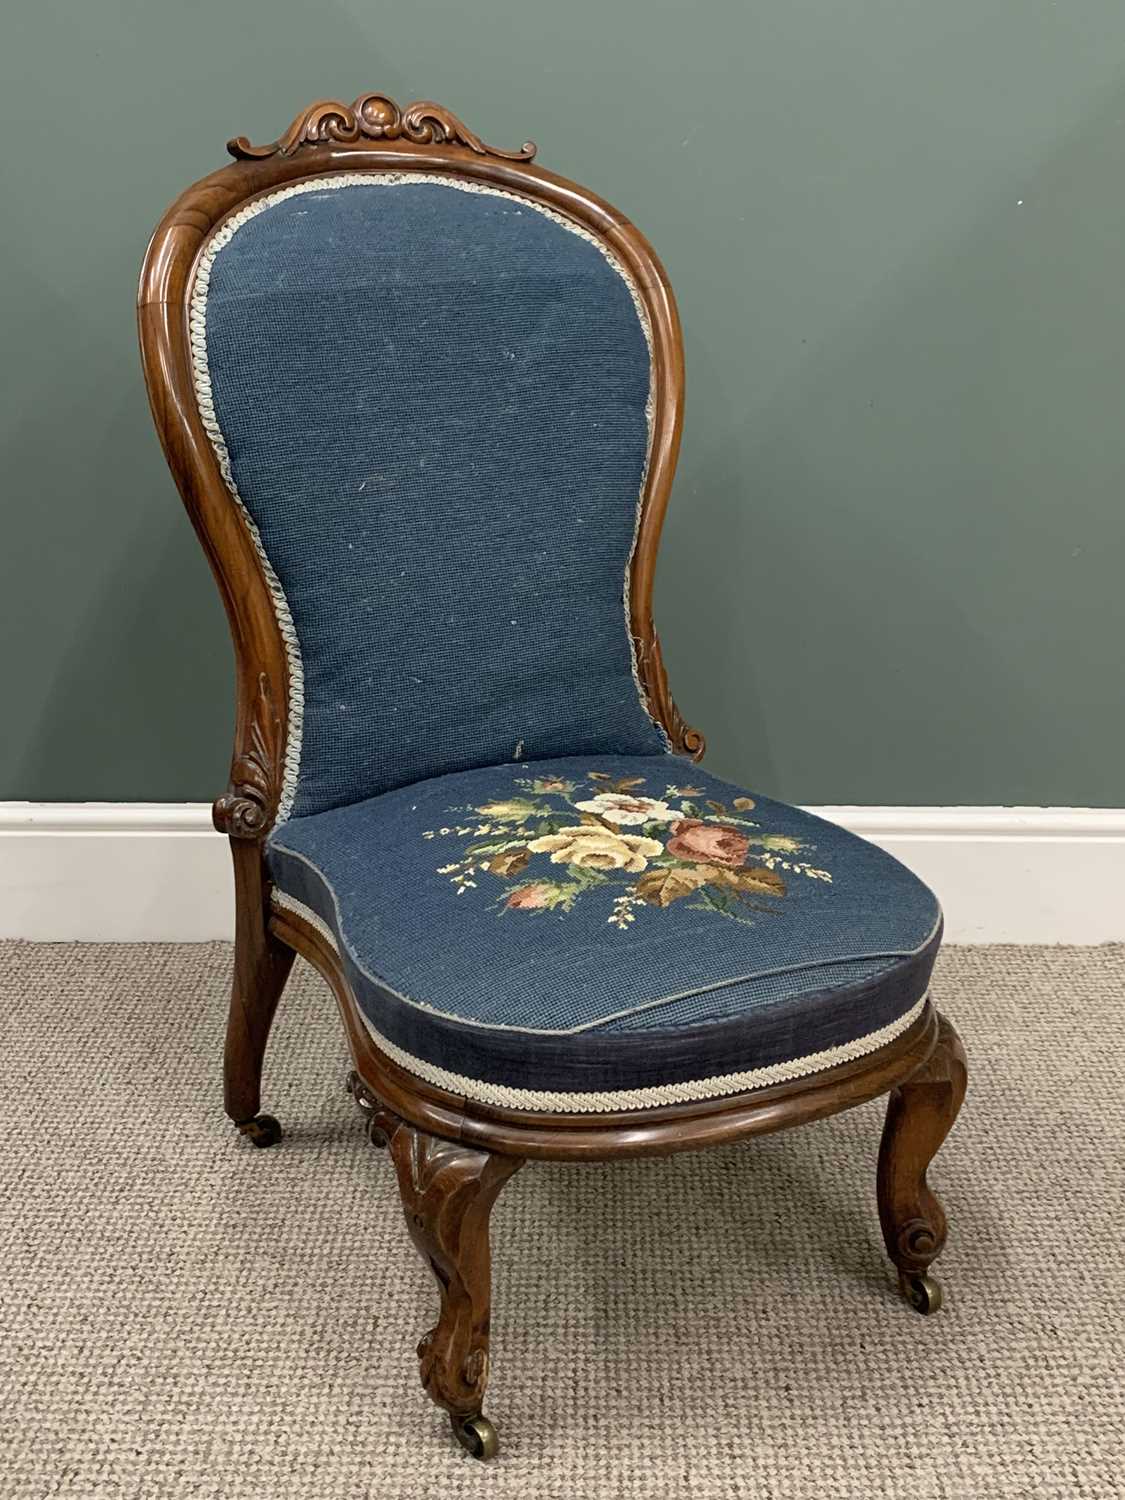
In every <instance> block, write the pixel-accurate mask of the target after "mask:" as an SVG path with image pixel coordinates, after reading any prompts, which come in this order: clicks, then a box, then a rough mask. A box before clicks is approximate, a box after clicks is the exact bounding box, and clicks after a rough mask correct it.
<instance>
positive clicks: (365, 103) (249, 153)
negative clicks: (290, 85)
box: [227, 93, 536, 161]
mask: <svg viewBox="0 0 1125 1500" xmlns="http://www.w3.org/2000/svg"><path fill="white" fill-rule="evenodd" d="M361 138H364V139H367V140H370V141H397V140H406V141H412V142H413V143H414V144H415V145H416V146H431V145H438V146H465V147H467V148H468V149H469V150H470V151H472V152H475V153H476V155H477V156H499V157H503V158H504V159H505V160H506V161H530V160H531V159H532V157H533V156H534V155H535V149H536V148H535V144H534V142H532V141H525V142H524V143H523V145H522V146H521V147H520V148H519V150H518V151H502V150H501V149H500V148H499V147H497V146H489V145H486V144H485V142H484V141H482V140H481V138H480V136H479V135H474V134H473V132H472V131H471V130H470V129H469V127H468V126H467V125H466V124H464V122H463V121H461V120H459V119H458V118H457V116H456V115H455V114H454V113H453V112H452V110H448V109H446V108H445V107H444V106H443V105H441V104H435V103H434V102H433V101H432V100H430V99H417V100H415V102H414V103H413V104H408V105H407V106H406V108H405V109H400V108H399V106H398V105H397V104H396V103H395V101H394V100H393V99H391V98H388V96H387V95H386V94H374V93H372V94H361V95H360V96H359V98H358V99H357V100H356V101H355V103H354V104H342V103H341V102H340V101H339V100H337V99H320V100H318V101H317V102H316V103H315V104H310V105H309V107H308V109H306V110H304V111H302V113H301V114H299V115H298V116H297V118H296V119H295V120H294V121H293V123H292V125H290V127H289V129H288V130H287V131H286V132H285V134H284V135H282V136H280V137H279V138H278V139H277V140H276V141H271V142H270V143H269V145H268V146H252V145H251V144H250V142H249V141H248V140H247V138H246V137H245V136H244V135H240V136H236V137H235V138H234V140H232V141H228V142H227V150H228V151H229V152H230V154H231V155H232V156H233V157H235V158H236V159H237V160H239V161H262V160H264V159H265V158H266V157H269V156H292V155H293V153H294V152H295V151H296V150H297V149H298V148H299V147H301V146H305V145H309V146H315V145H320V144H323V143H325V142H329V141H335V142H337V143H339V144H340V145H351V144H353V143H354V142H356V141H358V140H360V139H361Z"/></svg>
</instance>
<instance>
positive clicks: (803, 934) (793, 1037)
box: [268, 755, 941, 1089]
mask: <svg viewBox="0 0 1125 1500" xmlns="http://www.w3.org/2000/svg"><path fill="white" fill-rule="evenodd" d="M268 861H269V866H270V870H271V874H272V876H273V878H274V880H275V881H276V882H277V885H278V887H279V888H280V889H281V890H282V891H284V892H286V893H288V894H289V895H291V896H293V897H294V898H295V899H297V900H299V901H300V902H302V903H303V904H304V905H306V906H308V907H311V908H312V909H313V910H314V911H315V912H316V913H317V914H318V915H319V916H320V917H321V918H322V920H323V921H324V922H326V923H327V924H328V925H329V927H330V928H331V929H332V930H333V931H334V933H335V934H336V937H337V941H338V945H339V946H340V948H341V951H342V952H343V954H344V958H345V963H346V966H347V967H348V970H349V974H350V977H351V979H352V983H353V986H354V988H355V991H356V994H357V998H358V1000H359V1003H360V1005H361V1006H362V1008H363V1009H364V1012H365V1014H366V1015H367V1016H368V1018H369V1020H370V1021H371V1023H372V1025H373V1026H374V1027H375V1028H376V1030H377V1031H378V1032H379V1033H380V1034H381V1035H382V1036H384V1037H387V1038H388V1039H389V1040H391V1041H392V1042H394V1043H395V1044H396V1045H397V1046H400V1047H402V1048H404V1049H405V1050H406V1051H407V1052H410V1053H411V1054H412V1055H413V1056H416V1057H421V1058H423V1059H425V1060H427V1061H429V1062H431V1063H433V1064H434V1065H435V1066H441V1067H445V1068H448V1069H450V1070H451V1071H458V1072H463V1073H467V1074H469V1075H470V1076H472V1077H474V1078H486V1079H489V1080H491V1081H494V1082H498V1083H505V1084H510V1085H512V1086H514V1087H531V1088H539V1089H609V1088H627V1087H640V1086H646V1085H648V1084H652V1083H668V1082H677V1081H683V1080H687V1079H692V1078H699V1077H706V1076H711V1074H713V1073H727V1072H734V1071H740V1070H745V1069H749V1068H755V1067H759V1066H765V1065H768V1064H770V1063H776V1062H783V1061H787V1060H790V1059H793V1058H802V1057H807V1056H809V1055H810V1054H812V1053H815V1052H818V1051H822V1050H824V1049H826V1048H831V1047H837V1046H842V1045H845V1044H847V1043H848V1042H851V1041H854V1040H855V1039H856V1038H859V1037H863V1036H867V1035H869V1034H870V1033H872V1032H874V1031H877V1030H879V1029H880V1028H882V1027H884V1026H886V1025H888V1024H890V1023H891V1022H893V1021H894V1020H895V1019H896V1018H897V1017H899V1016H902V1015H904V1014H905V1013H906V1012H907V1011H908V1010H909V1009H910V1007H911V1006H912V1005H913V1004H914V1003H915V1001H917V999H918V998H919V997H920V996H921V995H922V993H923V992H924V990H925V987H926V983H927V980H928V977H929V972H930V969H931V967H932V964H933V960H934V956H935V954H936V952H937V947H938V943H939V941H940V927H941V918H940V911H939V909H938V905H937V902H936V900H935V898H934V896H933V895H932V893H931V892H930V891H929V890H928V889H927V888H926V887H925V886H924V885H923V884H922V882H921V881H919V880H918V879H917V878H916V877H915V876H914V875H912V874H911V873H910V872H909V871H908V870H907V869H906V868H905V867H904V866H903V865H901V864H899V862H898V861H897V860H895V859H894V858H892V857H891V856H890V855H888V854H886V853H884V852H883V851H882V850H880V849H878V848H876V847H875V846H874V845H872V844H869V843H867V842H866V841H864V840H862V839H859V838H856V837H855V836H854V835H852V834H849V833H847V832H845V831H844V830H843V829H841V828H839V827H837V826H836V825H834V824H831V823H827V822H825V821H823V820H822V819H818V818H814V817H812V816H811V815H809V814H808V813H805V812H802V811H801V810H800V809H798V808H794V807H790V806H787V805H786V804H784V803H779V802H773V801H771V800H769V799H767V798H763V797H759V796H756V795H752V794H750V793H747V792H745V791H744V790H743V789H742V788H739V787H736V786H732V785H731V784H730V783H728V782H724V781H721V780H719V779H718V778H716V777H714V776H710V775H708V774H706V773H705V772H702V771H701V770H700V769H699V768H698V767H697V766H694V765H692V764H691V763H690V762H688V761H685V760H683V759H682V758H680V757H678V756H670V755H660V756H646V757H633V756H575V757H566V758H561V759H555V760H550V761H542V762H536V763H532V764H505V765H499V766H492V767H487V768H484V769H479V770H473V771H468V772H463V773H460V774H454V775H447V776H443V777H438V778H435V779H432V780H427V781H424V782H420V783H418V784H415V785H413V786H410V787H407V788H403V789H401V790H397V791H393V792H388V793H386V794H384V795H382V796H379V797H376V798H373V799H370V800H368V801H366V802H363V803H360V804H358V805H356V806H353V807H349V808H343V809H337V810H333V811H328V812H324V813H320V814H317V815H315V816H309V817H301V818H295V819H292V820H291V821H290V822H289V823H288V824H286V825H284V826H283V827H282V828H280V829H278V830H277V831H276V832H275V834H274V835H273V836H272V838H271V840H270V843H269V848H268Z"/></svg>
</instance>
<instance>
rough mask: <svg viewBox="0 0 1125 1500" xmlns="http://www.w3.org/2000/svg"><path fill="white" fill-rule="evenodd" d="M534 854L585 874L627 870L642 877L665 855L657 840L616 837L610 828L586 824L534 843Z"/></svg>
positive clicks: (560, 831) (617, 835)
mask: <svg viewBox="0 0 1125 1500" xmlns="http://www.w3.org/2000/svg"><path fill="white" fill-rule="evenodd" d="M527 847H528V848H529V849H530V850H531V852H532V853H533V854H549V855H550V856H551V863H552V864H553V865H576V866H577V867H578V868H579V869H585V870H627V871H629V873H630V874H633V875H638V874H640V872H641V871H642V870H644V869H646V868H647V866H648V862H649V860H650V859H653V858H655V856H656V855H658V854H662V853H663V845H662V844H660V843H658V842H657V840H656V839H646V838H644V837H643V836H642V835H640V834H635V833H614V832H613V831H612V830H611V829H609V828H601V827H597V826H594V825H588V824H582V826H581V827H578V828H561V829H560V830H559V831H558V833H547V834H544V835H543V837H542V838H538V839H532V841H531V843H530V844H528V846H527Z"/></svg>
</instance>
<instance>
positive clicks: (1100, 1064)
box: [0, 944, 1125, 1500]
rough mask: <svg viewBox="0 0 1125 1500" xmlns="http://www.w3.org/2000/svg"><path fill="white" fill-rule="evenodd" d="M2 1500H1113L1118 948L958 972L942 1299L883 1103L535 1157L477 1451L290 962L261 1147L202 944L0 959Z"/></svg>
mask: <svg viewBox="0 0 1125 1500" xmlns="http://www.w3.org/2000/svg"><path fill="white" fill-rule="evenodd" d="M0 962H2V972H0V990H2V993H0V1083H2V1092H0V1143H2V1144H0V1161H2V1174H3V1202H2V1219H0V1295H2V1304H0V1495H2V1496H3V1497H5V1500H7V1497H14V1496H19V1497H21V1500H23V1497H36V1500H38V1497H47V1496H51V1497H54V1496H98V1497H103V1496H104V1497H107V1500H108V1497H113V1500H181V1497H201V1500H203V1497H213V1500H218V1497H222V1500H305V1497H308V1500H344V1497H347V1500H360V1497H371V1500H407V1497H426V1500H431V1497H433V1500H443V1497H460V1496H470V1495H471V1496H478V1495H487V1496H488V1497H490V1500H539V1497H551V1500H555V1497H568V1500H569V1497H579V1500H586V1497H589V1500H601V1497H615V1500H616V1497H622V1500H641V1497H646V1500H647V1497H657V1496H661V1497H666V1496H691V1497H693V1500H734V1497H739V1500H741V1497H750V1496H755V1497H757V1496H760V1497H778V1500H784V1497H789V1496H793V1497H799V1500H811V1497H814V1496H815V1497H848V1500H850V1497H855V1500H860V1497H863V1500H871V1497H879V1496H888V1497H895V1500H931V1497H935V1500H936V1497H951V1500H952V1497H963V1496H977V1495H979V1496H987V1497H995V1496H1066V1497H1072V1500H1080V1497H1090V1500H1105V1497H1107V1496H1116V1495H1125V1389H1123V1381H1125V1271H1123V1269H1122V1256H1121V1244H1122V1237H1123V1234H1125V1202H1123V1190H1122V1180H1123V1161H1125V1083H1123V1074H1125V1066H1123V1062H1122V1050H1123V1049H1122V1041H1123V1039H1125V950H1123V949H1121V948H1108V947H1107V948H1086V949H1062V948H1054V949H1052V948H1040V949H1032V948H1027V949H1019V948H993V949H965V948H963V949H959V950H952V951H950V952H949V953H948V954H947V955H946V956H945V957H944V958H943V960H942V963H941V968H940V973H939V976H938V981H939V982H938V985H937V992H938V994H939V995H940V999H941V1004H942V1005H943V1007H944V1008H945V1009H946V1010H947V1011H948V1012H949V1014H950V1015H951V1016H952V1017H953V1019H954V1020H955V1022H956V1024H957V1025H958V1027H959V1028H960V1029H961V1031H962V1033H963V1035H964V1037H965V1040H966V1043H967V1045H968V1049H969V1060H970V1084H969V1096H968V1100H967V1103H966V1106H965V1110H964V1112H963V1113H962V1116H961V1121H960V1124H959V1126H958V1128H957V1130H956V1131H955V1133H954V1135H953V1136H952V1137H951V1139H950V1141H949V1142H948V1144H947V1146H946V1148H945V1150H944V1152H943V1153H942V1155H941V1157H939V1162H938V1169H937V1171H936V1172H935V1174H934V1176H935V1181H936V1182H937V1183H938V1185H939V1186H940V1188H941V1190H942V1192H943V1194H944V1197H945V1201H946V1206H947V1208H948V1210H949V1213H950V1217H951V1219H952V1223H953V1233H952V1237H951V1241H950V1246H949V1249H948V1250H947V1252H946V1254H945V1256H944V1258H943V1261H942V1272H943V1279H944V1281H945V1285H946V1292H947V1308H946V1310H945V1311H944V1312H942V1313H941V1314H939V1315H938V1316H937V1317H934V1318H931V1319H929V1320H925V1319H922V1318H920V1317H918V1316H917V1315H916V1314H915V1313H912V1312H911V1311H910V1310H909V1309H908V1308H907V1307H906V1306H905V1305H904V1304H902V1303H900V1302H899V1301H898V1300H897V1297H896V1294H895V1289H894V1281H893V1278H892V1276H891V1274H890V1270H889V1267H888V1265H887V1263H886V1261H885V1260H884V1258H883V1254H882V1248H881V1245H880V1241H879V1232H878V1225H877V1221H876V1217H875V1202H874V1190H873V1175H874V1163H875V1151H876V1145H877V1141H878V1133H879V1126H880V1106H879V1105H878V1104H872V1105H868V1106H866V1107H864V1108H862V1109H859V1110H855V1111H853V1112H852V1113H851V1114H848V1115H844V1116H840V1117H837V1118H836V1119H834V1120H830V1121H826V1122H824V1123H822V1124H819V1125H814V1126H809V1127H806V1128H805V1129H804V1130H802V1131H797V1132H791V1133H789V1134H786V1135H781V1136H774V1137H771V1138H770V1139H768V1140H766V1141H763V1142H760V1143H759V1144H757V1145H753V1146H743V1147H735V1148H724V1149H720V1150H717V1151H712V1152H709V1153H704V1154H702V1155H699V1156H681V1157H675V1158H671V1159H667V1160H664V1161H658V1162H650V1163H634V1164H623V1165H615V1166H604V1167H603V1166H591V1167H558V1166H528V1167H527V1168H525V1170H524V1171H523V1172H522V1173H521V1174H520V1175H519V1176H518V1177H517V1178H516V1179H515V1180H514V1181H513V1182H512V1183H511V1184H510V1185H509V1187H508V1188H507V1189H506V1191H505V1193H504V1194H503V1196H502V1197H501V1199H500V1202H499V1204H498V1205H497V1208H496V1211H495V1214H494V1217H493V1225H494V1236H493V1239H494V1245H495V1284H496V1298H495V1318H494V1339H493V1355H494V1366H493V1368H494V1373H493V1379H492V1386H491V1390H490V1399H489V1402H488V1410H489V1412H490V1414H491V1415H492V1416H493V1418H494V1419H495V1421H496V1422H497V1425H498V1426H499V1428H500V1432H501V1441H502V1444H503V1450H502V1453H501V1456H500V1458H499V1460H498V1461H497V1462H496V1463H495V1464H494V1465H492V1466H488V1467H482V1466H481V1465H479V1464H476V1463H475V1462H474V1461H473V1460H472V1459H470V1458H469V1457H468V1456H467V1455H464V1454H462V1453H461V1451H460V1449H458V1448H457V1447H456V1446H455V1445H454V1444H453V1442H452V1440H451V1438H450V1437H449V1435H448V1430H447V1428H446V1427H445V1426H444V1425H443V1419H442V1418H441V1416H440V1414H439V1413H438V1412H437V1411H436V1409H435V1408H433V1407H431V1406H430V1405H429V1402H428V1401H427V1399H426V1398H425V1396H424V1395H423V1393H422V1390H421V1387H420V1386H419V1384H418V1379H417V1373H416V1368H417V1367H416V1362H415V1357H414V1345H415V1343H416V1341H417V1338H418V1335H419V1333H420V1332H421V1331H422V1330H423V1329H425V1328H426V1327H427V1326H428V1325H429V1323H430V1321H432V1310H433V1308H434V1305H435V1298H434V1292H433V1289H432V1287H431V1284H430V1281H429V1273H428V1271H424V1269H423V1267H422V1265H421V1263H420V1261H418V1260H417V1259H416V1257H415V1253H414V1251H413V1249H412V1247H411V1246H410V1245H409V1242H408V1240H407V1237H406V1233H405V1230H404V1228H403V1226H402V1224H401V1222H400V1219H399V1210H398V1204H397V1198H396V1194H395V1190H394V1184H393V1180H392V1172H391V1169H390V1167H389V1164H388V1163H387V1161H386V1159H385V1157H384V1156H383V1155H382V1154H381V1153H379V1152H377V1151H376V1150H374V1149H373V1148H372V1147H370V1146H368V1145H367V1144H366V1142H365V1141H364V1139H363V1136H362V1132H361V1127H360V1123H359V1119H358V1117H357V1114H356V1111H355V1109H354V1106H353V1105H352V1103H351V1101H350V1100H349V1099H347V1098H346V1097H345V1096H344V1093H343V1089H342V1080H343V1076H344V1072H345V1067H346V1061H345V1054H344V1050H343V1046H342V1040H341V1033H340V1030H339V1026H338V1023H337V1020H336V1016H335V1014H334V1008H333V1002H332V1001H331V998H330V996H329V994H328V991H327V990H326V989H325V988H323V987H322V985H321V984H320V982H319V981H318V980H317V979H316V977H315V976H314V975H313V974H312V973H311V971H310V970H308V969H306V968H303V967H299V968H298V971H297V972H296V973H295V975H294V979H293V980H292V981H291V988H290V991H289V992H288V994H287V997H286V1000H285V1002H284V1003H283V1008H282V1010H281V1012H280V1014H279V1019H278V1024H277V1030H276V1032H275V1039H274V1046H273V1050H272V1053H271V1056H270V1058H269V1060H268V1072H267V1091H266V1103H267V1107H269V1108H271V1109H273V1110H275V1111H276V1113H277V1114H278V1115H279V1116H280V1117H281V1119H282V1121H283V1123H284V1125H285V1126H286V1129H287V1132H288V1134H287V1137H286V1140H285V1142H284V1144H283V1145H282V1146H280V1147H278V1148H275V1149H273V1150H270V1151H264V1152H263V1151H255V1150H254V1149H253V1148H252V1147H250V1146H249V1145H248V1144H247V1143H245V1142H241V1141H239V1139H238V1138H237V1136H236V1135H235V1134H234V1132H233V1131H232V1129H231V1128H230V1127H229V1126H228V1125H227V1123H226V1121H225V1119H224V1116H223V1114H222V1110H221V1108H220V1105H219V1099H218V1079H217V1074H218V1060H219V1053H220V1048H221V1038H222V1029H223V1013H224V1006H225V989H226V982H227V967H228V963H229V950H227V949H225V948H224V947H223V946H221V945H219V944H215V945H210V946H182V947H181V946H151V947H144V946H136V947H124V946H120V947H118V946H114V947H91V946H58V947H54V946H32V945H28V944H10V945H6V946H4V947H2V948H0Z"/></svg>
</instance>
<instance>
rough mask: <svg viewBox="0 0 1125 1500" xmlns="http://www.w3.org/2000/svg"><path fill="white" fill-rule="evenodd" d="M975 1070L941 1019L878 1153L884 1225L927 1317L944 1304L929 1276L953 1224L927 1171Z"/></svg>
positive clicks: (907, 1290)
mask: <svg viewBox="0 0 1125 1500" xmlns="http://www.w3.org/2000/svg"><path fill="white" fill-rule="evenodd" d="M967 1079H968V1073H967V1068H966V1063H965V1049H964V1048H963V1047H962V1045H961V1039H960V1037H959V1036H958V1035H957V1033H956V1032H955V1031H954V1029H953V1027H952V1026H951V1025H950V1024H949V1022H948V1021H947V1020H946V1019H945V1017H944V1016H938V1040H937V1045H936V1046H935V1048H934V1050H933V1052H932V1053H931V1054H930V1056H929V1058H928V1059H927V1060H926V1062H925V1063H924V1064H923V1065H922V1067H921V1068H919V1069H918V1071H917V1072H916V1073H913V1074H911V1076H910V1077H909V1078H908V1079H906V1081H905V1082H904V1083H901V1084H899V1085H898V1087H897V1088H895V1089H893V1090H892V1092H891V1096H890V1102H889V1104H888V1106H887V1122H886V1125H885V1127H884V1129H883V1140H882V1144H881V1146H880V1148H879V1220H880V1223H881V1224H882V1227H883V1239H884V1241H885V1242H886V1246H887V1253H888V1254H889V1255H890V1257H891V1259H892V1260H893V1261H894V1263H895V1265H896V1266H897V1267H898V1274H899V1285H900V1287H901V1288H902V1291H903V1294H904V1295H905V1296H906V1297H907V1299H908V1300H909V1301H910V1303H911V1305H912V1306H913V1307H915V1308H916V1309H917V1310H918V1311H919V1312H921V1313H932V1312H936V1311H937V1310H938V1308H939V1307H940V1306H941V1286H940V1285H939V1283H938V1282H937V1281H936V1280H935V1279H934V1278H933V1277H932V1276H930V1275H929V1268H930V1265H931V1263H932V1262H933V1261H935V1260H936V1259H937V1257H938V1256H939V1255H940V1254H941V1250H942V1246H943V1245H944V1244H945V1237H946V1231H947V1224H946V1218H945V1211H944V1210H943V1208H942V1206H941V1203H940V1201H939V1200H938V1197H937V1195H936V1194H935V1193H934V1192H933V1190H932V1189H931V1187H930V1186H929V1184H928V1183H927V1181H926V1169H927V1167H928V1166H929V1164H930V1162H931V1161H932V1160H933V1158H934V1156H935V1155H936V1154H937V1152H938V1150H939V1148H940V1147H941V1144H942V1142H943V1141H944V1140H945V1138H946V1136H947V1135H948V1134H949V1132H950V1130H951V1129H952V1128H953V1122H954V1121H955V1120H956V1118H957V1113H958V1111H959V1110H960V1108H961V1101H962V1099H963V1098H964V1097H965V1085H966V1082H967Z"/></svg>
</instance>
